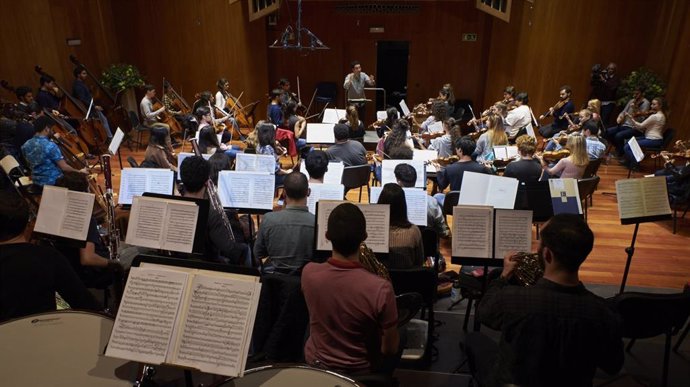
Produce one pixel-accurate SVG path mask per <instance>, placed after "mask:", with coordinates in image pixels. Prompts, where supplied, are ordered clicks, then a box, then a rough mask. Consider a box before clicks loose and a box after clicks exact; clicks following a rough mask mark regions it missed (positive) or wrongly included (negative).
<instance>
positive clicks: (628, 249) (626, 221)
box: [618, 214, 673, 293]
mask: <svg viewBox="0 0 690 387" xmlns="http://www.w3.org/2000/svg"><path fill="white" fill-rule="evenodd" d="M672 218H673V217H672V215H671V214H668V215H656V216H646V217H640V218H628V219H621V224H634V225H635V231H633V235H632V240H631V241H630V246H628V247H626V248H625V253H626V254H627V255H628V257H627V259H626V261H625V270H624V271H623V279H622V280H621V287H620V290H619V291H618V293H623V291H624V290H625V283H626V282H627V280H628V272H629V271H630V263H631V262H632V257H633V254H635V241H636V240H637V231H638V230H639V228H640V223H647V222H656V221H658V220H671V219H672Z"/></svg>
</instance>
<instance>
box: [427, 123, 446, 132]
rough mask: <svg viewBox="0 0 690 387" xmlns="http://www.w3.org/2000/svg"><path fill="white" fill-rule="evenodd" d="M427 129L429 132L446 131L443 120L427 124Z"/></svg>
mask: <svg viewBox="0 0 690 387" xmlns="http://www.w3.org/2000/svg"><path fill="white" fill-rule="evenodd" d="M427 129H428V130H429V133H442V132H443V131H444V129H443V122H441V121H435V122H434V123H433V124H431V125H429V126H427Z"/></svg>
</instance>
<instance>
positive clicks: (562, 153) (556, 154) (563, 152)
mask: <svg viewBox="0 0 690 387" xmlns="http://www.w3.org/2000/svg"><path fill="white" fill-rule="evenodd" d="M568 156H570V151H569V150H568V149H559V150H557V151H546V152H544V153H543V154H542V155H541V157H542V159H544V161H551V162H556V161H558V160H560V159H564V158H566V157H568Z"/></svg>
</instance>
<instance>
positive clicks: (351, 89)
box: [343, 60, 376, 120]
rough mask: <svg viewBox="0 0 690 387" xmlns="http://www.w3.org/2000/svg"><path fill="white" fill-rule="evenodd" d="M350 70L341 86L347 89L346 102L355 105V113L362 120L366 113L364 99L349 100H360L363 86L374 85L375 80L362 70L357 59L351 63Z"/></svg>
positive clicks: (362, 95)
mask: <svg viewBox="0 0 690 387" xmlns="http://www.w3.org/2000/svg"><path fill="white" fill-rule="evenodd" d="M351 68H352V72H350V73H349V74H347V76H346V77H345V82H344V83H343V88H344V89H345V90H347V101H348V104H353V105H355V106H356V107H357V113H358V114H359V117H360V118H361V119H362V120H364V119H365V117H366V116H365V113H366V106H365V104H364V101H359V102H355V103H351V102H350V101H351V100H362V99H364V98H365V96H364V87H365V86H369V87H373V86H376V81H375V80H374V76H373V75H371V76H370V75H367V74H366V73H363V72H362V64H361V63H359V61H357V60H354V61H352V63H351Z"/></svg>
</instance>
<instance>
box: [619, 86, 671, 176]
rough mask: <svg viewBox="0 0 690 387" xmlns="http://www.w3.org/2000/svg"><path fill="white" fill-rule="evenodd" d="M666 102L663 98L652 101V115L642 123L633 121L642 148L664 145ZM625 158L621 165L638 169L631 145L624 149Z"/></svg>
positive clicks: (629, 115) (628, 115)
mask: <svg viewBox="0 0 690 387" xmlns="http://www.w3.org/2000/svg"><path fill="white" fill-rule="evenodd" d="M666 108H667V105H666V101H665V100H664V99H663V98H662V97H656V98H654V99H652V104H651V106H650V109H649V110H650V111H651V112H652V114H651V115H650V116H649V117H647V118H646V119H645V120H644V121H642V122H637V121H635V120H633V121H632V125H633V128H635V130H637V131H638V132H637V133H636V134H635V138H636V140H637V143H638V144H639V145H640V148H642V149H644V148H645V147H650V148H658V147H661V145H662V144H663V143H664V131H665V130H666ZM627 117H628V118H632V117H633V116H632V115H631V114H629V113H628V114H627ZM623 152H624V155H625V157H623V158H621V159H619V161H620V162H621V164H623V165H626V166H628V167H629V168H637V167H638V163H637V161H636V160H635V156H634V155H633V151H632V148H630V144H625V146H624V147H623Z"/></svg>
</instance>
